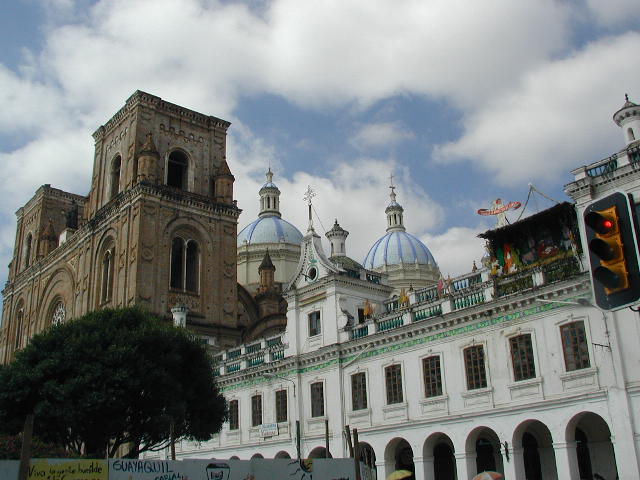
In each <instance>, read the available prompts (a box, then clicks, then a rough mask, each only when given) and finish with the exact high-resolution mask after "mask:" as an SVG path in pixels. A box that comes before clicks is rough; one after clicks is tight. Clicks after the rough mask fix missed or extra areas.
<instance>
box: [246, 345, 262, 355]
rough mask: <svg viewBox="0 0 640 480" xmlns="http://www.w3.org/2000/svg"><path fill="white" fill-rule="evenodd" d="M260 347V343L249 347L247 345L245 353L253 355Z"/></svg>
mask: <svg viewBox="0 0 640 480" xmlns="http://www.w3.org/2000/svg"><path fill="white" fill-rule="evenodd" d="M261 347H262V345H261V344H260V343H253V344H251V345H247V347H246V348H245V353H255V352H258V351H260V348H261Z"/></svg>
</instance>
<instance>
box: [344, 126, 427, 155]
mask: <svg viewBox="0 0 640 480" xmlns="http://www.w3.org/2000/svg"><path fill="white" fill-rule="evenodd" d="M412 138H415V135H414V133H413V132H412V131H410V130H408V129H407V128H405V127H403V126H402V125H400V124H399V123H398V122H380V123H370V124H368V125H364V126H363V127H361V128H360V129H359V130H358V131H357V132H356V133H355V135H354V136H353V137H352V138H351V143H352V144H353V145H354V146H356V147H357V148H359V149H365V148H380V147H385V148H388V147H392V146H394V145H395V144H397V143H400V142H402V141H403V140H408V139H412Z"/></svg>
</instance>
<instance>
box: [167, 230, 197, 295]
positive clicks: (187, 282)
mask: <svg viewBox="0 0 640 480" xmlns="http://www.w3.org/2000/svg"><path fill="white" fill-rule="evenodd" d="M170 277H171V280H170V287H171V288H172V289H175V290H184V291H187V292H192V293H197V292H198V283H199V278H200V247H199V246H198V242H196V241H195V240H185V239H183V238H182V237H175V238H174V239H173V241H172V242H171V275H170Z"/></svg>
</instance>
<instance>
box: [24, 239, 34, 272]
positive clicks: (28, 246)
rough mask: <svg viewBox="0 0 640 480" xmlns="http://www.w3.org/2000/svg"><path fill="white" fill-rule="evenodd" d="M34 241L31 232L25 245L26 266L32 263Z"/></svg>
mask: <svg viewBox="0 0 640 480" xmlns="http://www.w3.org/2000/svg"><path fill="white" fill-rule="evenodd" d="M32 242H33V237H32V235H31V232H29V234H28V235H27V240H26V242H25V247H24V268H29V265H30V264H31V244H32Z"/></svg>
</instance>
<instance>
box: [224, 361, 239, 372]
mask: <svg viewBox="0 0 640 480" xmlns="http://www.w3.org/2000/svg"><path fill="white" fill-rule="evenodd" d="M225 370H226V373H233V372H237V371H239V370H240V363H232V364H231V365H227V368H226V369H225Z"/></svg>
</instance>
